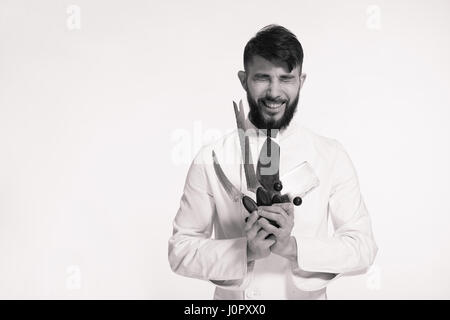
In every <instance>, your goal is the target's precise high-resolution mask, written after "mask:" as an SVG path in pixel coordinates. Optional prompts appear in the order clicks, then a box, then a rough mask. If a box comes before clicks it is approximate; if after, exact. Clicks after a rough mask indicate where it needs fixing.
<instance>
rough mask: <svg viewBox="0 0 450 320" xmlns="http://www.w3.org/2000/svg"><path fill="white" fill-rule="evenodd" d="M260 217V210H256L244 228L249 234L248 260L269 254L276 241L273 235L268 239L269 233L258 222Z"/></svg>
mask: <svg viewBox="0 0 450 320" xmlns="http://www.w3.org/2000/svg"><path fill="white" fill-rule="evenodd" d="M258 218H259V215H258V211H256V210H255V211H253V212H252V213H251V214H250V215H249V216H248V219H247V222H246V223H245V229H244V230H245V232H246V234H247V262H250V261H254V260H258V259H262V258H265V257H267V256H269V255H270V246H272V245H273V244H274V243H275V240H274V239H273V237H270V238H269V239H266V237H267V236H268V235H269V233H268V232H267V231H265V230H264V229H262V228H261V226H260V225H259V224H258V223H257V221H258Z"/></svg>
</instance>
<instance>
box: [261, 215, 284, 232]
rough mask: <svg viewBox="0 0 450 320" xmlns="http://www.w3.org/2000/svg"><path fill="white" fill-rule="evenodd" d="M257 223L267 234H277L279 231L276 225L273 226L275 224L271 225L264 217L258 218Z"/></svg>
mask: <svg viewBox="0 0 450 320" xmlns="http://www.w3.org/2000/svg"><path fill="white" fill-rule="evenodd" d="M258 224H259V225H260V226H261V228H262V229H263V230H264V231H266V232H267V234H271V233H272V234H274V235H277V234H278V233H279V232H280V230H279V229H278V228H277V227H275V226H273V225H272V224H271V223H270V222H269V221H267V219H265V218H260V219H259V220H258Z"/></svg>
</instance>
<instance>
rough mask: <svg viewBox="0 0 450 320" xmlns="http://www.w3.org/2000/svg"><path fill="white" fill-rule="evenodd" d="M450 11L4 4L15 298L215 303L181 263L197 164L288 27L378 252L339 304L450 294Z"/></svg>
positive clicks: (1, 140) (0, 123) (0, 237)
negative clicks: (175, 266) (176, 253)
mask: <svg viewBox="0 0 450 320" xmlns="http://www.w3.org/2000/svg"><path fill="white" fill-rule="evenodd" d="M449 15H450V2H449V1H446V0H442V1H439V0H432V1H425V0H423V1H418V0H417V1H406V0H402V1H400V0H394V1H382V0H373V1H366V0H351V1H332V0H329V1H307V0H301V1H299V0H297V1H282V0H279V1H261V0H257V1H256V0H255V1H245V2H243V1H234V2H231V1H220V2H219V1H209V0H203V1H181V0H180V1H173V0H172V1H161V0H159V1H156V0H154V1H106V0H101V1H100V0H99V1H88V0H74V1H66V0H63V1H57V0H54V1H49V0H47V1H24V0H0V298H7V299H9V298H61V299H66V298H76V299H78V298H88V299H92V298H138V299H185V298H187V299H209V298H211V297H212V292H213V287H212V286H211V285H210V284H209V283H207V282H203V281H201V280H195V279H188V278H183V277H181V276H178V275H175V274H173V273H172V271H171V270H170V267H169V264H168V261H167V240H168V238H169V236H170V235H171V232H172V226H171V223H172V219H173V218H174V216H175V214H176V211H177V209H178V205H179V200H180V196H181V192H182V188H183V185H184V179H185V176H186V173H187V169H188V166H189V162H190V160H191V159H192V157H193V156H194V154H195V153H196V151H197V150H198V148H199V147H200V145H201V144H202V143H203V142H206V141H208V140H209V139H212V137H213V136H214V135H215V134H218V133H219V134H223V133H225V132H226V131H227V130H229V129H232V128H233V126H234V123H235V122H234V114H233V111H232V104H231V101H232V100H238V99H240V98H244V97H245V94H244V92H243V90H242V88H241V87H240V84H239V82H238V79H237V76H236V73H237V71H238V70H239V69H242V53H243V49H244V46H245V43H246V42H247V41H248V40H249V39H250V37H251V36H253V35H254V34H255V33H256V31H257V30H259V29H260V28H261V27H263V26H265V25H267V24H270V23H278V24H281V25H283V26H285V27H287V28H288V29H290V30H292V31H293V32H294V33H296V34H297V36H298V38H299V39H300V41H301V43H302V45H303V48H304V51H305V60H304V71H305V72H306V73H307V74H308V77H307V80H306V83H305V86H304V87H303V90H302V96H301V99H300V111H299V113H298V116H299V117H300V121H301V122H302V123H303V124H304V125H306V126H307V127H309V128H311V129H312V130H314V131H316V132H318V133H320V134H322V135H325V136H329V137H333V138H336V139H338V140H339V141H340V142H341V143H342V144H343V145H344V146H345V148H346V149H347V151H348V152H349V154H350V156H351V158H352V160H353V162H354V164H355V167H356V169H357V171H358V175H359V179H360V182H361V188H362V193H363V196H364V199H365V201H366V204H367V206H368V208H369V211H370V214H371V216H372V220H373V228H374V232H375V236H376V240H377V243H378V246H379V248H380V249H379V253H378V256H377V259H376V261H375V265H374V267H373V268H372V269H371V270H370V272H369V273H368V274H366V275H359V276H353V277H346V278H342V279H340V280H339V281H336V282H334V283H333V284H332V285H331V286H330V287H329V294H328V295H329V298H330V299H340V298H357V299H372V298H374V299H399V298H402V299H403V298H405V299H414V298H425V299H428V298H447V299H448V298H450V273H449V272H448V270H450V232H449V227H450V204H449V203H450V201H449V200H448V196H449V191H450V170H449V163H450V152H449V151H450V143H449V142H450V141H449V140H450V139H449V138H450V126H449V118H450V117H449V116H450V111H449V110H450V108H449V107H450V105H449V104H450V93H449V92H450V91H449V87H450V72H449V71H450V62H449V61H450V59H449V57H450V19H449V18H450V16H449Z"/></svg>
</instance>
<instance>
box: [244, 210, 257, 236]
mask: <svg viewBox="0 0 450 320" xmlns="http://www.w3.org/2000/svg"><path fill="white" fill-rule="evenodd" d="M247 218H248V219H247V222H246V223H245V228H244V230H245V231H248V230H250V228H251V227H252V226H253V225H254V224H255V222H256V220H258V213H257V212H256V211H253V212H252V213H251V214H250V215H249V216H248V217H247Z"/></svg>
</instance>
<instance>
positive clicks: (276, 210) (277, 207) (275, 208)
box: [258, 203, 287, 216]
mask: <svg viewBox="0 0 450 320" xmlns="http://www.w3.org/2000/svg"><path fill="white" fill-rule="evenodd" d="M260 211H269V212H272V213H277V214H281V215H285V216H287V212H286V210H284V209H283V207H281V206H280V204H279V203H275V204H273V205H271V206H259V207H258V213H259V212H260Z"/></svg>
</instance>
